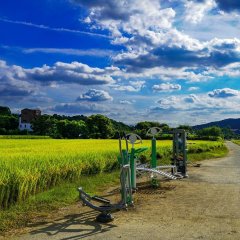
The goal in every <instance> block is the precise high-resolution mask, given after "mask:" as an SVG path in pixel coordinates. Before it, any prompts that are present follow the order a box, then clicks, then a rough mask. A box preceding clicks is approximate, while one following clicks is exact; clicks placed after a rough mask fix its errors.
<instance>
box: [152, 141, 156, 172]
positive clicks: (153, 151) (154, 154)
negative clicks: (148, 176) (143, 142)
mask: <svg viewBox="0 0 240 240" xmlns="http://www.w3.org/2000/svg"><path fill="white" fill-rule="evenodd" d="M156 167H157V144H156V138H154V137H153V138H152V157H151V168H154V169H155V168H156Z"/></svg>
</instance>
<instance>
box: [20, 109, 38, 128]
mask: <svg viewBox="0 0 240 240" xmlns="http://www.w3.org/2000/svg"><path fill="white" fill-rule="evenodd" d="M40 116H41V110H39V109H28V108H24V109H22V110H21V114H20V116H19V127H18V128H19V130H20V131H23V130H27V131H30V132H31V131H33V130H32V125H31V123H32V121H34V120H35V119H37V118H38V117H40Z"/></svg>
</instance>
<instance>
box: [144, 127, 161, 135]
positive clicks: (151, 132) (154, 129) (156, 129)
mask: <svg viewBox="0 0 240 240" xmlns="http://www.w3.org/2000/svg"><path fill="white" fill-rule="evenodd" d="M161 132H162V129H161V128H159V127H151V128H149V129H148V131H147V134H146V135H147V136H151V137H155V136H156V135H158V134H159V133H161Z"/></svg>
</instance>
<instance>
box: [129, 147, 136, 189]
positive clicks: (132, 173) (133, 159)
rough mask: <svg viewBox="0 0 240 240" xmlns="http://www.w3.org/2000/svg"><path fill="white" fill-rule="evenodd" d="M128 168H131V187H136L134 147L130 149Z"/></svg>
mask: <svg viewBox="0 0 240 240" xmlns="http://www.w3.org/2000/svg"><path fill="white" fill-rule="evenodd" d="M130 168H131V184H132V189H136V161H135V149H134V148H132V149H131V155H130Z"/></svg>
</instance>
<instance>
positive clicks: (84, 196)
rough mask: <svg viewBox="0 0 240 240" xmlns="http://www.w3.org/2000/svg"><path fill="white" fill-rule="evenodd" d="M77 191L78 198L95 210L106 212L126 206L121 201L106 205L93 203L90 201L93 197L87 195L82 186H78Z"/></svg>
mask: <svg viewBox="0 0 240 240" xmlns="http://www.w3.org/2000/svg"><path fill="white" fill-rule="evenodd" d="M78 191H79V193H80V199H81V200H82V202H83V203H84V204H85V205H87V206H88V207H90V208H92V209H94V210H96V211H99V212H105V213H107V212H114V211H117V210H121V209H124V208H126V206H125V204H122V203H119V204H109V205H106V206H97V205H94V204H93V203H91V200H93V201H94V199H93V198H92V197H91V196H90V195H88V194H87V193H86V192H84V191H83V189H82V187H79V188H78Z"/></svg>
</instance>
